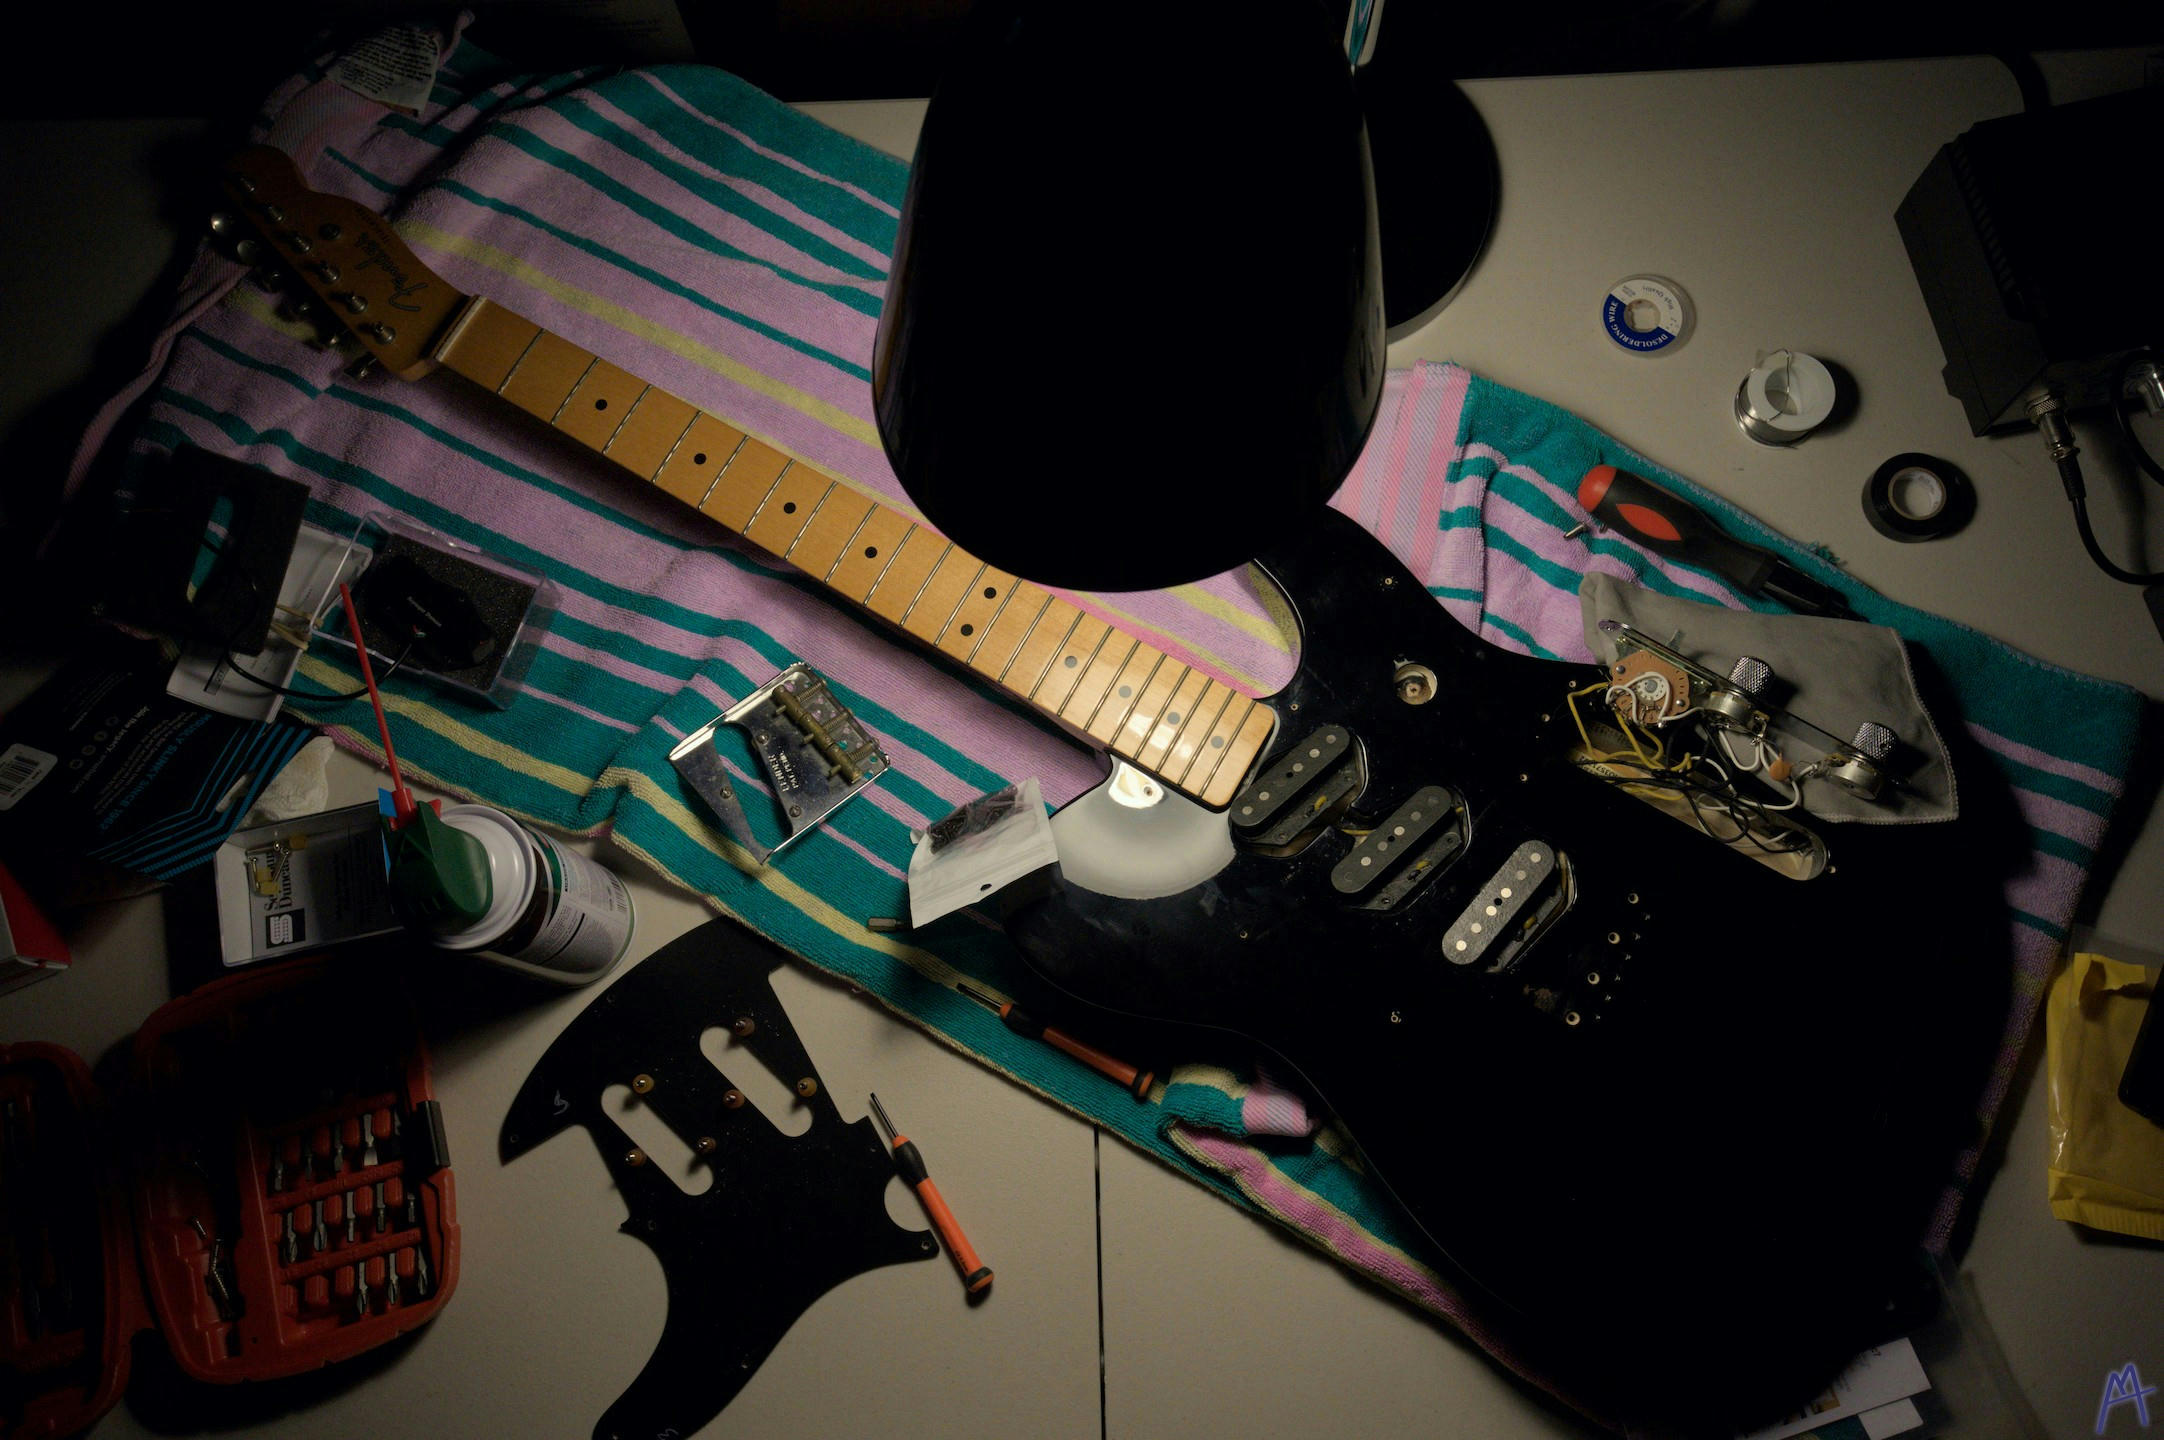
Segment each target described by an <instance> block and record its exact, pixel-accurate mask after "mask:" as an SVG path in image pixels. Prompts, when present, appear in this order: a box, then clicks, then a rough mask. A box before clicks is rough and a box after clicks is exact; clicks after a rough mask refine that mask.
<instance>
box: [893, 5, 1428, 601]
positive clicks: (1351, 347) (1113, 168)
mask: <svg viewBox="0 0 2164 1440" xmlns="http://www.w3.org/2000/svg"><path fill="white" fill-rule="evenodd" d="M1384 325H1385V320H1384V313H1383V287H1382V271H1381V256H1380V250H1379V245H1378V237H1377V225H1376V199H1375V182H1374V174H1373V170H1372V166H1371V162H1370V157H1369V149H1368V136H1367V131H1366V126H1365V122H1364V119H1363V114H1362V109H1361V105H1360V101H1359V99H1358V97H1357V96H1356V95H1355V93H1354V88H1353V80H1352V74H1351V70H1350V67H1349V66H1348V65H1347V63H1346V59H1345V51H1344V48H1343V43H1342V41H1341V38H1340V31H1339V29H1338V27H1337V25H1336V24H1334V23H1333V21H1332V19H1331V17H1330V16H1329V15H1328V13H1327V12H1326V10H1325V8H1324V7H1323V6H1322V5H1321V4H1319V3H1317V0H1185V3H1180V4H1174V5H1165V6H1127V7H1120V6H1111V5H1106V4H1104V3H1102V0H1034V3H1031V0H996V3H993V4H991V5H989V6H987V7H985V8H984V9H983V10H980V12H979V13H978V14H977V15H975V16H974V17H973V18H972V21H971V24H970V26H969V28H968V31H967V33H966V34H965V36H964V39H963V42H962V45H961V48H960V52H959V54H958V55H957V57H956V59H955V61H954V63H953V65H952V68H951V69H950V71H949V72H948V74H947V76H946V78H945V79H944V80H943V81H942V83H941V85H940V87H939V91H938V93H937V95H936V96H935V97H934V98H933V100H932V103H931V108H930V110H929V111H928V112H927V114H926V116H925V121H924V129H923V133H922V136H921V138H920V139H919V141H918V145H917V154H916V160H915V163H914V165H913V167H912V169H911V172H910V178H909V193H908V197H907V199H906V200H905V201H904V204H903V210H902V222H901V233H900V237H899V241H898V244H897V247H896V252H895V263H894V269H893V272H892V275H891V277H890V280H889V286H888V294H887V301H886V308H885V310H884V311H883V313H882V314H881V316H880V323H879V335H878V341H877V346H876V351H875V358H874V362H873V370H872V390H873V396H874V399H875V402H876V405H877V413H878V421H879V433H880V437H881V439H882V440H883V441H884V442H885V445H886V450H887V454H888V456H889V458H890V459H891V460H892V461H893V463H894V468H895V471H896V473H897V474H898V475H899V477H900V479H901V482H902V485H903V487H904V488H905V489H907V490H908V492H909V494H910V496H911V498H913V499H914V500H915V501H916V503H917V504H918V505H919V506H920V507H921V508H922V509H923V511H924V514H925V516H926V518H927V519H929V520H930V521H931V523H932V524H933V525H934V526H936V527H937V528H938V529H940V530H941V531H943V532H945V533H946V535H947V536H948V537H949V538H950V539H952V540H953V541H955V543H956V544H958V545H960V546H962V547H963V548H964V549H966V550H969V551H971V552H973V553H975V554H976V555H977V556H978V557H980V558H981V559H984V560H987V561H989V562H990V563H992V564H993V565H996V566H999V567H1001V568H1003V569H1007V570H1011V571H1013V572H1015V573H1017V574H1020V575H1023V576H1026V577H1028V578H1030V579H1032V580H1037V581H1041V582H1043V583H1046V584H1051V585H1058V586H1065V587H1070V588H1076V589H1091V590H1133V589H1147V588H1155V587H1162V586H1166V585H1173V584H1178V583H1182V582H1186V581H1191V580H1195V579H1199V578H1201V577H1203V576H1207V575H1213V574H1216V573H1218V572H1220V571H1223V570H1227V569H1230V568H1231V567H1233V566H1236V565H1240V564H1243V563H1245V562H1246V561H1248V560H1250V559H1252V558H1254V557H1255V556H1256V555H1257V554H1258V553H1260V552H1261V551H1263V550H1265V549H1267V548H1269V545H1270V542H1271V541H1272V540H1273V539H1274V538H1276V537H1279V536H1283V535H1285V534H1287V533H1289V532H1293V531H1295V530H1297V528H1298V527H1299V526H1300V525H1301V523H1302V521H1303V519H1304V518H1305V517H1306V516H1308V515H1310V514H1311V513H1312V512H1313V511H1314V509H1315V508H1316V507H1318V506H1320V505H1321V504H1322V503H1323V502H1324V501H1325V500H1326V499H1327V498H1328V497H1329V495H1330V493H1331V492H1332V491H1333V490H1335V489H1336V488H1337V486H1338V484H1339V482H1340V481H1341V480H1342V479H1343V478H1344V476H1345V474H1346V472H1347V471H1348V470H1349V469H1350V468H1351V466H1352V463H1353V461H1354V460H1355V459H1356V458H1357V457H1358V455H1359V452H1360V447H1361V445H1362V444H1363V443H1364V442H1365V440H1366V438H1367V432H1368V428H1369V426H1370V425H1371V424H1372V422H1373V420H1374V418H1375V412H1376V407H1377V404H1378V403H1379V401H1380V399H1381V396H1382V388H1383V363H1384V362H1383V345H1384ZM1205 344H1207V345H1208V347H1209V348H1210V349H1211V350H1212V351H1214V352H1216V353H1218V354H1221V355H1225V356H1228V357H1233V358H1230V359H1227V360H1224V361H1217V362H1208V361H1205V360H1203V359H1202V358H1201V354H1200V352H1201V351H1202V349H1203V348H1204V345H1205Z"/></svg>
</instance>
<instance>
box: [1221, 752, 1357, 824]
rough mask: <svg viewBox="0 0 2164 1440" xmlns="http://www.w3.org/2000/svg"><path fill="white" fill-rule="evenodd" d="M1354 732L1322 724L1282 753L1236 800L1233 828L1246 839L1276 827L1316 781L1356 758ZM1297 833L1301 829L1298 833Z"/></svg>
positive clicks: (1232, 816) (1233, 802)
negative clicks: (1280, 818) (1354, 756)
mask: <svg viewBox="0 0 2164 1440" xmlns="http://www.w3.org/2000/svg"><path fill="white" fill-rule="evenodd" d="M1353 748H1354V747H1353V734H1352V731H1351V730H1350V729H1348V728H1347V727H1345V726H1343V725H1322V726H1318V727H1317V728H1316V729H1314V730H1313V731H1311V732H1309V734H1308V736H1307V738H1306V739H1304V740H1302V741H1301V742H1300V743H1299V744H1297V745H1294V746H1292V747H1290V748H1289V749H1287V750H1285V751H1284V752H1283V753H1282V754H1281V755H1279V756H1278V758H1277V761H1276V763H1274V764H1272V765H1271V766H1270V768H1269V769H1267V770H1265V771H1263V772H1262V774H1261V775H1259V776H1257V777H1256V778H1255V779H1254V780H1252V781H1250V782H1249V783H1248V786H1247V788H1246V789H1245V790H1242V791H1241V792H1240V793H1239V794H1238V795H1235V796H1234V797H1233V799H1232V812H1231V819H1232V828H1233V829H1234V830H1235V831H1236V832H1238V834H1239V835H1240V837H1241V838H1242V839H1252V838H1256V837H1258V836H1260V835H1261V834H1262V833H1263V832H1265V831H1268V830H1272V829H1273V827H1274V825H1275V822H1276V821H1277V820H1278V818H1279V817H1280V816H1283V815H1285V814H1286V812H1287V811H1288V810H1290V809H1291V808H1292V807H1293V805H1294V803H1295V802H1296V801H1298V800H1299V799H1300V798H1301V797H1302V796H1303V795H1305V794H1306V793H1307V792H1308V791H1309V790H1311V789H1313V788H1314V786H1315V784H1316V782H1318V781H1320V780H1323V779H1325V778H1326V777H1328V776H1330V775H1331V774H1332V773H1333V772H1334V771H1336V770H1337V769H1338V768H1339V767H1340V766H1341V765H1343V764H1344V763H1345V762H1346V761H1347V760H1348V759H1350V758H1352V753H1353ZM1295 833H1297V832H1295Z"/></svg>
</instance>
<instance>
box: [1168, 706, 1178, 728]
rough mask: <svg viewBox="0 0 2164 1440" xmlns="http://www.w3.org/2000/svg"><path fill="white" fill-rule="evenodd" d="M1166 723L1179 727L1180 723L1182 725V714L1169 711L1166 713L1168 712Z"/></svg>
mask: <svg viewBox="0 0 2164 1440" xmlns="http://www.w3.org/2000/svg"><path fill="white" fill-rule="evenodd" d="M1165 723H1166V724H1167V725H1177V724H1179V723H1180V712H1179V711H1177V710H1168V711H1166V712H1165Z"/></svg>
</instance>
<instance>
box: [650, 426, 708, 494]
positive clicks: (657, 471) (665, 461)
mask: <svg viewBox="0 0 2164 1440" xmlns="http://www.w3.org/2000/svg"><path fill="white" fill-rule="evenodd" d="M705 413H706V412H705V411H704V410H694V411H692V412H691V418H690V419H689V420H686V421H685V422H684V429H683V434H680V435H678V436H677V437H676V442H675V444H672V445H671V446H669V453H668V454H666V455H664V456H662V457H661V463H660V464H659V465H656V466H655V467H654V473H653V474H651V475H649V476H647V477H646V483H647V484H649V485H651V484H653V483H654V482H655V481H656V480H659V479H660V478H661V472H662V471H664V470H666V469H668V468H669V462H670V461H671V460H674V459H675V458H676V449H677V446H678V445H682V444H683V443H684V436H685V435H689V434H690V433H691V427H692V426H694V425H696V424H698V423H699V417H700V416H701V415H704V414H705Z"/></svg>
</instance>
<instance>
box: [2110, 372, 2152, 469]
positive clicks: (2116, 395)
mask: <svg viewBox="0 0 2164 1440" xmlns="http://www.w3.org/2000/svg"><path fill="white" fill-rule="evenodd" d="M2144 362H2146V363H2148V364H2151V365H2154V364H2155V363H2156V356H2154V355H2152V354H2150V353H2149V352H2148V351H2146V350H2130V351H2128V352H2127V356H2126V358H2125V359H2124V360H2121V361H2120V362H2119V368H2118V369H2117V370H2115V371H2113V372H2112V377H2111V391H2110V395H2111V418H2112V423H2113V424H2114V425H2115V426H2117V427H2118V430H2119V440H2120V443H2121V444H2123V445H2125V446H2126V452H2127V454H2129V455H2131V456H2133V457H2134V463H2135V464H2136V465H2139V466H2140V467H2141V471H2142V473H2143V474H2144V475H2147V476H2148V477H2149V478H2150V479H2151V480H2154V481H2156V483H2157V484H2159V485H2164V465H2160V464H2158V463H2157V458H2156V456H2154V455H2152V454H2150V453H2149V447H2148V446H2146V445H2144V444H2142V443H2141V436H2139V435H2137V434H2135V433H2134V422H2133V420H2131V419H2130V418H2128V416H2127V413H2126V381H2127V377H2128V376H2129V375H2132V374H2133V373H2134V367H2135V366H2136V365H2139V364H2142V363H2144Z"/></svg>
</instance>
